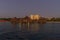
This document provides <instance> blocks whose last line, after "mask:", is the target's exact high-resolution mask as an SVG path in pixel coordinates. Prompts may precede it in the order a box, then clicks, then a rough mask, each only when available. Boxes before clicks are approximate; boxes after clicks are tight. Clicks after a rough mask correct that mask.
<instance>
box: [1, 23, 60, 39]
mask: <svg viewBox="0 0 60 40" xmlns="http://www.w3.org/2000/svg"><path fill="white" fill-rule="evenodd" d="M0 40H60V23H46V24H38V23H31V24H21V23H19V24H11V23H10V22H0Z"/></svg>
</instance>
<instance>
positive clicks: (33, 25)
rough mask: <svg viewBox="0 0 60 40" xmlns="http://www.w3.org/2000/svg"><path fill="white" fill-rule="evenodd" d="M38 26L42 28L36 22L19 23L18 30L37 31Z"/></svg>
mask: <svg viewBox="0 0 60 40" xmlns="http://www.w3.org/2000/svg"><path fill="white" fill-rule="evenodd" d="M40 28H41V29H42V28H43V27H42V26H40V24H38V23H31V24H29V23H25V24H24V23H23V24H21V23H19V31H22V32H34V33H35V32H36V33H37V32H39V30H40Z"/></svg>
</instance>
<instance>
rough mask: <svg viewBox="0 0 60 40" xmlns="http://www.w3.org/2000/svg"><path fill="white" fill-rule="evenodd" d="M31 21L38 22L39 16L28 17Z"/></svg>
mask: <svg viewBox="0 0 60 40" xmlns="http://www.w3.org/2000/svg"><path fill="white" fill-rule="evenodd" d="M30 19H31V20H39V19H40V16H39V15H30Z"/></svg>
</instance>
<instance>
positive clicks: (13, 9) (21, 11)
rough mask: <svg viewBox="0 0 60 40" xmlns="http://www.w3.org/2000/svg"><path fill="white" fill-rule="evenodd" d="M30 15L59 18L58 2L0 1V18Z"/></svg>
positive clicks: (50, 0)
mask: <svg viewBox="0 0 60 40" xmlns="http://www.w3.org/2000/svg"><path fill="white" fill-rule="evenodd" d="M31 14H39V15H41V16H44V17H60V0H0V17H24V16H26V15H28V16H29V15H31Z"/></svg>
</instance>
